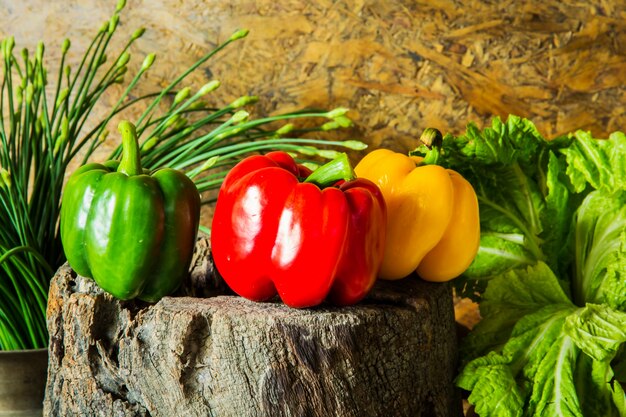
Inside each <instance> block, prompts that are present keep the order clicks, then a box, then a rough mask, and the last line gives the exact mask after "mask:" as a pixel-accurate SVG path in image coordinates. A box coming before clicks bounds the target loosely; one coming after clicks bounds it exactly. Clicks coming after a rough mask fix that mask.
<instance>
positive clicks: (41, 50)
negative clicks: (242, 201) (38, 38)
mask: <svg viewBox="0 0 626 417" xmlns="http://www.w3.org/2000/svg"><path fill="white" fill-rule="evenodd" d="M45 48H46V47H45V46H44V44H43V42H39V43H38V44H37V52H36V53H35V59H36V60H37V61H39V62H41V61H43V53H44V51H45Z"/></svg>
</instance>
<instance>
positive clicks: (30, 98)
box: [26, 84, 35, 104]
mask: <svg viewBox="0 0 626 417" xmlns="http://www.w3.org/2000/svg"><path fill="white" fill-rule="evenodd" d="M34 94H35V88H34V86H33V85H32V84H28V86H27V87H26V104H30V103H31V102H32V101H33V95H34Z"/></svg>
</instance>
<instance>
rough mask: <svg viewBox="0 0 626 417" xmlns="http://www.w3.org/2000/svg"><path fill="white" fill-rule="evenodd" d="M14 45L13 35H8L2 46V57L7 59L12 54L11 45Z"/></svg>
mask: <svg viewBox="0 0 626 417" xmlns="http://www.w3.org/2000/svg"><path fill="white" fill-rule="evenodd" d="M14 46H15V38H14V37H13V36H9V37H8V38H7V39H6V42H5V43H4V48H3V49H2V54H3V55H4V58H5V59H7V58H9V57H10V56H11V55H12V54H13V47H14Z"/></svg>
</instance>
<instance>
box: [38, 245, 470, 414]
mask: <svg viewBox="0 0 626 417" xmlns="http://www.w3.org/2000/svg"><path fill="white" fill-rule="evenodd" d="M208 248H209V246H208V241H207V239H206V238H200V239H199V241H198V245H197V247H196V258H195V262H194V265H193V268H192V271H191V274H190V279H189V280H188V282H186V284H185V285H184V286H183V288H182V289H181V290H180V291H179V294H176V295H175V296H173V297H165V298H163V299H162V300H161V301H159V302H158V303H156V304H147V303H141V302H139V301H126V302H120V301H118V300H116V299H114V298H112V297H111V296H110V295H108V294H106V293H104V292H103V291H102V290H101V289H100V288H98V287H97V285H96V284H95V283H94V282H93V281H92V280H90V279H86V278H83V277H81V276H77V275H76V274H75V272H73V271H72V270H71V268H70V267H69V266H67V265H65V266H62V267H61V268H60V269H59V270H58V272H57V273H56V275H55V276H54V279H53V280H52V283H51V288H50V297H49V303H48V330H49V332H50V362H49V370H48V382H47V387H46V397H45V402H44V415H47V416H70V415H90V416H107V417H108V416H168V417H171V416H233V417H244V416H271V417H280V416H324V417H329V416H355V417H357V416H359V417H360V416H368V417H374V416H407V417H408V416H410V417H419V416H423V417H436V416H442V417H443V416H460V414H461V405H460V400H459V397H458V395H457V392H456V391H455V389H454V385H453V382H452V379H453V376H454V371H455V365H456V335H455V325H454V314H453V306H452V297H451V290H450V287H449V286H448V285H445V284H443V285H437V284H429V283H425V282H420V281H418V280H416V279H408V280H403V281H401V282H380V283H378V284H377V285H376V287H375V289H374V290H373V291H372V293H371V295H370V296H369V297H368V298H367V299H366V300H365V301H363V302H362V303H360V304H358V305H356V306H352V307H344V308H337V307H332V306H320V307H317V308H312V309H303V310H297V309H291V308H288V307H286V306H285V305H283V304H282V303H280V302H279V301H276V302H269V303H255V302H251V301H248V300H245V299H243V298H240V297H236V296H233V295H217V294H227V289H226V288H225V287H224V286H223V284H222V283H221V282H220V280H219V279H218V278H216V275H215V273H214V271H213V267H212V262H211V258H210V251H209V249H208ZM189 295H195V296H196V297H190V296H189ZM197 296H208V297H206V298H204V297H203V298H199V297H197Z"/></svg>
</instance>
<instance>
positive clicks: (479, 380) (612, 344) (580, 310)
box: [413, 116, 626, 417]
mask: <svg viewBox="0 0 626 417" xmlns="http://www.w3.org/2000/svg"><path fill="white" fill-rule="evenodd" d="M413 154H416V155H421V156H423V157H424V158H425V161H426V162H427V163H435V164H440V165H443V166H445V167H447V168H452V169H454V170H456V171H458V172H460V173H461V174H462V175H463V176H464V177H465V178H467V179H468V181H470V183H471V184H472V185H473V186H474V188H475V190H476V193H477V196H478V200H479V205H480V216H481V244H480V249H479V251H478V255H477V256H476V259H475V260H474V263H473V264H472V265H471V266H470V268H469V269H468V270H467V271H466V273H465V274H464V276H463V277H462V278H461V279H460V280H457V283H458V284H459V288H458V289H459V290H461V291H464V295H467V296H470V297H472V298H474V299H475V300H477V301H479V302H480V311H481V315H482V321H481V322H480V323H479V324H478V325H477V326H476V327H475V328H474V329H473V330H472V332H471V333H470V334H469V336H468V337H466V338H465V339H464V341H463V344H462V347H461V356H462V369H461V372H460V374H459V376H458V378H457V384H458V385H459V386H460V387H462V388H464V389H466V390H468V391H470V394H469V397H468V398H469V401H470V402H471V403H472V404H474V405H475V409H476V412H477V413H478V414H479V415H480V416H481V417H484V416H494V417H495V416H608V417H613V416H615V417H618V416H619V417H624V416H626V414H625V413H626V397H625V396H624V390H623V386H622V384H624V383H626V344H625V342H626V135H624V134H623V133H620V132H616V133H614V134H612V135H611V136H610V137H609V139H607V140H599V139H594V138H593V137H592V136H591V135H590V134H589V133H585V132H580V131H579V132H576V133H574V134H571V135H566V136H563V137H560V138H557V139H554V140H546V139H544V138H543V137H541V135H540V134H539V133H538V131H537V129H536V128H535V126H534V125H533V124H532V123H531V122H530V121H528V120H525V119H522V118H519V117H515V116H510V117H509V118H508V119H507V120H506V122H502V121H501V120H500V119H498V118H496V119H494V120H493V123H492V126H491V127H488V128H485V129H483V130H480V129H478V128H477V127H476V126H475V125H473V124H470V125H469V126H468V128H467V131H466V133H465V134H464V135H461V136H459V137H454V136H452V135H446V136H445V137H444V138H443V141H442V143H441V144H440V146H435V147H427V146H422V147H420V148H418V149H416V150H415V151H414V152H413ZM476 290H478V293H476V292H474V291H476Z"/></svg>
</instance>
